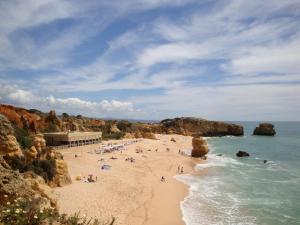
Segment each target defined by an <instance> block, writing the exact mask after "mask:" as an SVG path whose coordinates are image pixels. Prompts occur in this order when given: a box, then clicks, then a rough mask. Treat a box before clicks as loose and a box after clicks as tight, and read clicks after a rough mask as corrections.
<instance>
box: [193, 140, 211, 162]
mask: <svg viewBox="0 0 300 225" xmlns="http://www.w3.org/2000/svg"><path fill="white" fill-rule="evenodd" d="M192 145H193V150H192V157H196V158H199V157H203V156H205V155H206V154H207V153H208V152H209V149H208V146H207V143H206V141H205V140H204V139H203V138H201V137H199V138H195V137H194V138H193V140H192Z"/></svg>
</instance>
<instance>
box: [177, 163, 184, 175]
mask: <svg viewBox="0 0 300 225" xmlns="http://www.w3.org/2000/svg"><path fill="white" fill-rule="evenodd" d="M177 173H180V174H182V173H183V166H180V165H179V166H178V167H177Z"/></svg>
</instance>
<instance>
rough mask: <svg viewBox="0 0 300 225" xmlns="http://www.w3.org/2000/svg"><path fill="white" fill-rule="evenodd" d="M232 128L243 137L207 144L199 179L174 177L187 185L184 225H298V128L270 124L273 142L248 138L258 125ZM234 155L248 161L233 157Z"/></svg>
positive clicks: (215, 139)
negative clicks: (245, 154)
mask: <svg viewBox="0 0 300 225" xmlns="http://www.w3.org/2000/svg"><path fill="white" fill-rule="evenodd" d="M235 123H237V122H235ZM237 124H241V125H243V126H244V131H245V135H244V136H243V137H231V136H229V137H228V136H227V137H213V138H207V141H208V143H209V147H210V152H209V154H208V159H207V160H206V161H205V162H204V163H203V164H199V165H197V166H196V167H197V170H199V171H200V173H201V175H182V176H177V179H179V180H180V181H183V182H185V183H186V184H188V185H189V196H187V197H186V198H185V200H184V201H183V202H182V203H181V209H182V211H183V217H184V221H185V223H186V224H187V225H214V224H215V225H217V224H218V225H229V224H230V225H235V224H239V225H254V224H255V225H282V224H285V225H296V224H300V122H273V124H274V125H275V129H276V132H277V134H276V136H274V137H267V136H252V132H253V129H254V128H255V126H257V125H258V122H239V123H237ZM238 150H245V151H247V152H248V153H250V157H247V158H238V157H236V156H235V153H236V152H237V151H238ZM220 154H221V156H220ZM264 160H267V163H264V162H263V161H264Z"/></svg>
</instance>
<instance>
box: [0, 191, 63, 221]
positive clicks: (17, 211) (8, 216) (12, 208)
mask: <svg viewBox="0 0 300 225" xmlns="http://www.w3.org/2000/svg"><path fill="white" fill-rule="evenodd" d="M39 200H40V199H38V198H36V199H24V198H20V197H19V198H17V199H15V200H14V201H12V202H9V201H7V202H4V204H3V205H2V206H0V210H1V211H0V222H2V223H3V224H4V225H39V224H41V223H42V221H45V220H46V219H49V221H53V218H54V217H56V216H57V215H58V214H57V212H56V210H55V209H53V208H48V209H43V210H42V209H40V205H39V202H40V201H39ZM50 218H51V219H50Z"/></svg>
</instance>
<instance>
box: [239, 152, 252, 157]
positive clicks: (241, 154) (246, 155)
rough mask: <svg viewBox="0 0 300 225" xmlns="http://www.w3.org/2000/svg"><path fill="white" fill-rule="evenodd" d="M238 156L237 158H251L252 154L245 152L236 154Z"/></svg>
mask: <svg viewBox="0 0 300 225" xmlns="http://www.w3.org/2000/svg"><path fill="white" fill-rule="evenodd" d="M236 156H237V157H248V156H250V154H249V153H248V152H245V151H238V152H237V153H236Z"/></svg>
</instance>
